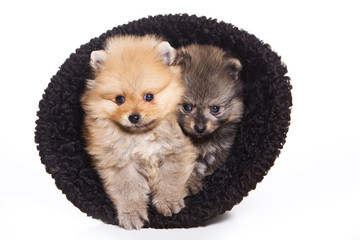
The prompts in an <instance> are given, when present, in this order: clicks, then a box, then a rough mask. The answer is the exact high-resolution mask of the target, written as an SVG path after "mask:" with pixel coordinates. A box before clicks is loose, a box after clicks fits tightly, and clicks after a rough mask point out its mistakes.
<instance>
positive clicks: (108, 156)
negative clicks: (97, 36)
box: [81, 36, 196, 229]
mask: <svg viewBox="0 0 360 240" xmlns="http://www.w3.org/2000/svg"><path fill="white" fill-rule="evenodd" d="M173 54H175V51H174V50H173V48H171V47H170V45H169V44H168V43H166V42H162V41H161V39H159V38H157V37H155V36H145V37H131V36H124V37H115V38H111V39H109V40H108V41H107V42H106V45H105V50H100V51H95V52H93V53H92V55H91V62H90V64H91V66H92V68H93V69H94V73H95V79H94V80H91V79H90V80H88V87H87V90H86V91H85V93H84V95H83V97H82V99H81V101H82V106H83V108H84V110H85V113H86V114H85V120H84V136H85V139H86V143H87V151H88V152H89V154H90V155H91V156H92V159H93V165H94V167H95V169H96V170H97V172H98V174H99V176H100V177H101V179H102V181H103V185H104V188H105V191H106V193H107V194H108V196H109V198H110V199H111V200H112V202H113V203H114V206H115V208H116V210H117V213H118V220H119V224H120V225H121V226H123V227H124V228H126V229H139V228H141V227H142V226H143V224H144V221H148V216H147V205H148V204H149V200H150V198H149V196H150V195H151V196H152V204H153V205H154V206H155V207H156V209H157V210H158V212H159V213H161V214H163V215H165V216H170V215H172V214H174V213H178V212H179V211H180V210H181V209H182V208H183V207H184V206H185V205H184V200H183V199H184V197H185V196H186V181H187V180H188V178H189V176H190V174H191V172H192V171H193V167H194V161H195V159H196V153H195V149H194V147H193V145H192V144H191V142H190V140H189V139H188V138H186V137H185V136H184V135H183V133H182V131H181V129H180V127H179V125H178V124H177V119H176V114H175V110H176V106H177V105H178V104H179V102H180V101H181V97H182V95H183V92H184V88H183V86H182V84H181V80H180V73H179V69H178V68H177V67H174V66H169V65H170V64H171V61H173V59H174V56H173ZM147 93H152V94H153V95H154V100H153V101H151V102H147V101H145V100H144V98H143V96H144V94H147ZM119 95H121V96H124V98H125V102H124V103H123V104H118V103H117V102H116V101H115V98H116V96H119ZM134 113H136V114H139V115H140V119H141V120H140V121H139V123H136V124H133V123H131V122H130V121H129V116H130V115H131V114H134Z"/></svg>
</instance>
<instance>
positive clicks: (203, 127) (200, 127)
mask: <svg viewBox="0 0 360 240" xmlns="http://www.w3.org/2000/svg"><path fill="white" fill-rule="evenodd" d="M194 128H195V131H197V132H198V133H203V132H204V131H205V130H206V125H202V124H201V125H195V126H194Z"/></svg>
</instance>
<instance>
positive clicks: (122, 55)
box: [81, 35, 184, 133]
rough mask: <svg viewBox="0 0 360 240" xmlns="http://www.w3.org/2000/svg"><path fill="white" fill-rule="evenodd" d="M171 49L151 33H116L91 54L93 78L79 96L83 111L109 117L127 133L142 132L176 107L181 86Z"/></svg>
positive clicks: (182, 91) (179, 99)
mask: <svg viewBox="0 0 360 240" xmlns="http://www.w3.org/2000/svg"><path fill="white" fill-rule="evenodd" d="M175 56H176V51H175V50H174V49H173V48H172V47H171V46H170V44H169V43H168V42H164V41H162V40H161V39H160V38H158V37H156V36H152V35H148V36H144V37H137V36H117V37H113V38H110V39H108V40H107V41H106V44H105V49H104V50H99V51H93V52H92V53H91V60H90V65H91V67H92V68H93V71H94V74H95V78H94V80H88V85H87V90H86V92H85V93H84V95H83V97H82V99H81V101H82V103H83V107H84V109H85V111H86V113H87V114H90V115H91V116H92V117H94V118H101V119H108V120H110V121H111V122H114V123H116V124H117V125H118V126H119V127H120V129H121V130H123V131H125V132H128V133H144V132H147V131H149V130H151V129H153V128H154V127H155V126H157V124H158V123H159V122H160V121H161V120H163V119H164V118H165V117H167V116H168V115H169V114H170V113H172V112H174V111H175V110H176V106H177V105H178V104H179V102H180V101H181V98H182V95H183V93H184V88H183V86H182V83H181V76H180V70H179V68H178V67H176V66H170V65H171V64H172V63H173V61H174V59H175Z"/></svg>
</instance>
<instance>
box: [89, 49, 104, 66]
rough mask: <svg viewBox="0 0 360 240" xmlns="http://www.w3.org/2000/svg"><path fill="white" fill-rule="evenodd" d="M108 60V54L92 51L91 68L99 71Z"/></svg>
mask: <svg viewBox="0 0 360 240" xmlns="http://www.w3.org/2000/svg"><path fill="white" fill-rule="evenodd" d="M105 59H106V52H105V51H104V50H98V51H92V52H91V55H90V66H91V67H92V68H93V69H94V70H95V71H97V70H98V69H99V68H100V67H101V66H102V65H103V64H104V61H105Z"/></svg>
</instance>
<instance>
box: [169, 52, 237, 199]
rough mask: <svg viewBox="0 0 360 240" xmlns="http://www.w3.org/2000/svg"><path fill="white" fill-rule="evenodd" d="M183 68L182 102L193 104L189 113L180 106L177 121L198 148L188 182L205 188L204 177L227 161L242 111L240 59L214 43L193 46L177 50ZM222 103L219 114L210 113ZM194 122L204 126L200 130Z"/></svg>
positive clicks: (194, 189) (192, 187) (193, 188)
mask: <svg viewBox="0 0 360 240" xmlns="http://www.w3.org/2000/svg"><path fill="white" fill-rule="evenodd" d="M175 63H176V64H178V65H180V66H181V68H182V76H183V83H184V85H185V87H186V91H185V95H184V97H183V104H190V105H191V106H192V111H191V112H186V111H185V110H184V108H183V104H182V105H180V106H179V111H178V122H179V125H180V126H181V128H182V130H183V132H184V133H185V135H187V136H188V137H189V138H190V139H191V140H192V142H193V144H194V145H195V147H196V148H197V151H198V158H197V160H196V162H197V163H196V165H195V168H194V171H193V173H192V175H191V177H190V179H189V181H188V186H189V192H190V193H191V194H194V193H197V192H198V191H200V190H201V188H202V179H203V178H204V177H205V176H207V175H210V174H212V173H214V172H215V170H216V169H218V168H219V167H220V166H221V165H223V164H224V162H225V161H226V159H227V157H228V155H229V151H230V148H231V146H232V143H233V141H234V138H235V136H236V132H237V123H238V122H240V120H241V117H242V114H243V108H244V107H243V102H242V99H241V91H242V83H241V81H240V79H239V77H238V76H239V72H240V70H241V69H242V65H241V63H240V61H239V60H238V59H236V58H232V57H229V56H227V55H226V54H225V52H224V51H223V50H221V49H220V48H218V47H215V46H208V45H190V46H188V47H185V48H181V49H179V50H178V56H177V59H176V61H175ZM213 106H219V107H220V113H219V114H217V115H215V114H212V113H211V112H210V109H211V107H213ZM195 125H197V126H205V127H206V128H205V131H204V132H202V133H199V132H198V131H197V130H196V128H195Z"/></svg>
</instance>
